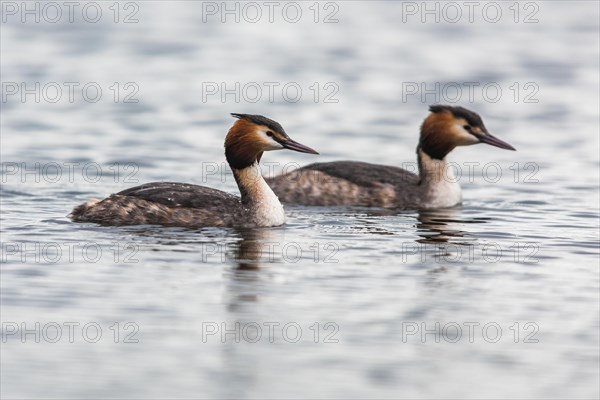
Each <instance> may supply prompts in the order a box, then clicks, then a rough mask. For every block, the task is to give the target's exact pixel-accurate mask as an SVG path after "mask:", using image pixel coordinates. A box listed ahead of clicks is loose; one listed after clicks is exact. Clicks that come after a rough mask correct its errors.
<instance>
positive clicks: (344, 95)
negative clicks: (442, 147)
mask: <svg viewBox="0 0 600 400" xmlns="http://www.w3.org/2000/svg"><path fill="white" fill-rule="evenodd" d="M44 4H45V3H37V6H36V3H34V2H30V3H27V4H26V7H29V9H30V10H34V11H33V14H27V13H23V9H22V8H21V7H22V5H21V3H20V2H3V3H2V18H3V19H2V24H1V35H0V36H1V58H2V61H1V67H2V71H1V79H2V96H3V98H2V103H1V105H2V117H1V118H2V120H1V130H2V132H1V133H2V134H1V149H2V150H1V152H2V153H1V154H2V175H1V176H2V197H1V206H2V207H1V208H2V219H1V221H2V223H1V233H2V268H1V311H2V313H1V320H2V343H1V346H2V351H1V363H2V365H1V367H2V368H1V394H2V397H3V398H7V399H8V398H28V399H31V398H61V399H62V398H165V397H168V398H492V397H493V398H517V397H518V398H561V399H562V398H598V396H600V389H599V374H600V368H599V362H600V361H599V358H600V356H599V351H600V348H599V346H600V345H599V329H600V326H599V325H600V324H599V319H600V318H599V308H600V306H599V235H600V232H599V230H600V228H599V217H600V215H599V185H600V181H599V179H600V178H599V156H598V150H599V147H600V144H599V115H598V110H599V108H600V107H599V106H600V104H599V58H600V57H599V56H600V51H599V35H598V33H599V22H598V16H599V6H598V3H597V2H595V1H580V2H577V1H569V2H566V1H565V2H560V1H538V2H528V3H527V2H522V3H518V4H517V6H518V7H515V5H514V3H513V2H495V3H489V2H482V3H480V4H479V6H478V7H477V8H475V9H474V12H473V15H472V17H473V20H472V21H471V20H469V14H468V11H469V9H468V8H467V6H465V5H464V4H463V3H460V2H458V3H453V4H456V5H457V6H456V7H458V11H460V12H461V14H460V16H461V17H460V18H459V19H458V20H455V18H456V16H457V15H458V14H456V9H452V8H448V7H447V6H444V4H443V3H435V2H429V3H427V4H428V6H430V7H431V9H434V8H433V7H436V4H437V7H438V11H439V12H438V13H437V14H436V12H435V11H434V14H431V15H429V14H426V13H423V12H424V10H423V9H422V7H423V5H422V3H421V2H412V3H411V2H408V3H400V2H358V1H341V2H339V1H336V2H329V3H325V2H322V3H319V4H317V6H316V7H315V5H314V4H313V3H310V2H297V3H293V4H291V5H290V4H288V3H278V5H277V8H275V9H274V10H273V22H269V19H268V18H269V16H268V15H269V14H268V13H269V9H268V7H267V6H265V5H264V4H263V3H255V4H257V5H258V6H253V7H255V9H251V8H248V7H246V8H243V7H244V4H243V3H234V2H230V3H228V5H227V6H228V7H231V8H230V9H232V10H234V13H235V10H236V8H235V7H238V8H237V10H238V11H239V13H238V17H239V22H236V21H235V17H236V15H235V14H232V15H228V14H223V15H221V12H222V11H223V9H222V7H223V5H222V3H221V2H214V3H213V2H205V3H201V2H192V1H181V2H166V1H135V2H121V3H118V4H117V7H115V5H114V4H113V2H96V3H93V4H91V5H90V3H86V2H82V3H78V6H77V8H75V9H74V11H73V15H72V17H73V21H72V22H71V21H70V20H69V10H68V8H67V7H66V6H64V5H61V4H62V3H55V4H58V5H59V6H58V7H59V10H60V11H61V17H60V18H58V14H57V13H56V9H53V8H51V7H46V8H44ZM236 4H237V5H236ZM442 6H444V7H445V8H443V7H442ZM35 7H38V8H37V9H36V8H35ZM257 7H258V10H259V11H260V12H261V18H258V19H257V16H258V14H257V13H256V8H257ZM284 7H287V8H285V10H286V11H285V14H283V13H282V10H283V8H284ZM311 7H312V8H311ZM456 7H455V8H456ZM484 7H485V10H486V11H485V14H483V12H482V11H483V9H484ZM511 7H512V8H511ZM84 8H85V10H86V14H82V11H83V9H84ZM97 8H99V9H100V11H101V12H102V14H101V15H100V17H99V19H98V21H96V22H93V20H95V19H96V15H97V14H95V12H96V9H97ZM298 8H299V9H300V11H301V13H302V14H301V16H300V17H299V21H297V22H293V21H294V20H295V19H297V16H298V14H296V13H295V11H297V9H298ZM498 8H499V9H500V12H501V14H500V16H499V17H497V16H498V14H495V11H497V9H498ZM117 9H118V11H119V14H118V15H117V14H115V13H116V10H117ZM317 9H318V11H319V13H318V14H315V12H316V10H317ZM36 10H37V11H36ZM434 10H435V9H434ZM517 11H518V13H517ZM36 13H37V14H36ZM36 16H37V17H39V22H36V21H35V18H36ZM436 16H437V17H439V22H436V21H435V17H436ZM221 18H224V19H225V22H222V20H221ZM22 19H24V21H23V20H22ZM315 19H316V20H317V22H315ZM422 19H424V21H423V20H422ZM55 20H56V22H53V21H55ZM115 20H116V22H115ZM125 21H127V22H128V23H125ZM65 82H66V83H68V84H66V83H65ZM236 83H238V84H239V90H236ZM36 84H39V89H36ZM436 84H437V85H438V86H437V87H436ZM23 85H24V86H23ZM68 85H71V86H68ZM86 85H87V86H86ZM115 85H116V86H115ZM222 85H224V88H225V89H226V90H229V91H230V92H223V91H222V90H221V89H222V88H223V86H222ZM268 85H271V86H268ZM286 85H287V86H286ZM315 85H316V86H315ZM422 85H424V87H423V86H422ZM57 87H58V89H57ZM69 87H73V92H72V98H70V96H69V94H70V93H69ZM84 87H86V90H87V92H85V93H82V89H83V88H84ZM257 87H258V89H260V90H258V89H257ZM269 87H273V88H274V89H273V90H274V91H273V95H272V96H270V93H269ZM283 87H286V88H287V89H288V90H289V91H288V92H287V93H283V92H282V88H283ZM484 87H485V88H486V89H485V90H486V91H484V90H483V88H484ZM97 88H100V90H101V91H102V93H101V95H100V94H99V93H98V92H96V90H97ZM298 88H300V90H301V91H302V95H301V96H298V92H297V89H298ZM423 88H424V89H425V90H429V92H425V93H423V92H422V91H421V89H423ZM469 88H473V91H472V96H470V93H469ZM23 89H25V90H29V92H26V93H25V94H23ZM317 89H318V96H317V94H316V93H317ZM117 90H118V93H117ZM294 90H296V92H295V91H294ZM227 93H229V94H227ZM236 95H237V96H238V98H236ZM36 96H39V98H36ZM222 96H224V98H222ZM434 103H450V104H455V105H462V106H465V107H467V108H470V109H473V110H476V111H477V112H479V113H480V114H481V115H482V116H483V118H484V121H485V122H486V125H487V127H488V129H489V130H490V132H492V133H494V134H495V135H496V136H498V137H500V138H501V139H503V140H506V141H507V142H509V143H511V144H512V145H514V146H515V147H516V148H517V149H518V151H517V152H509V151H503V150H500V149H497V148H493V147H489V146H484V145H479V146H472V147H468V148H459V149H457V150H455V151H454V152H453V153H452V154H451V155H450V159H451V160H452V161H453V162H455V163H456V164H455V167H456V169H457V171H458V172H459V180H460V184H461V186H462V188H463V196H464V203H463V205H462V206H460V207H457V208H453V209H448V210H432V211H422V212H417V211H389V210H377V209H372V210H369V209H351V208H303V207H286V212H287V216H288V221H287V224H286V225H285V226H282V227H278V228H272V229H256V230H243V231H240V230H237V231H236V230H230V229H216V228H212V229H203V230H196V231H190V230H186V229H176V228H162V227H149V226H139V227H119V228H113V227H98V226H95V225H93V224H75V223H72V222H70V220H69V219H68V218H67V217H66V215H67V214H68V213H69V212H70V210H71V209H72V207H73V206H75V205H77V204H79V203H81V202H83V201H86V200H88V199H90V198H103V197H105V196H106V195H108V194H110V193H114V192H117V191H119V190H122V189H124V188H127V187H131V186H135V185H136V184H141V183H144V182H149V181H155V180H167V181H179V182H190V183H196V184H203V185H208V186H212V187H215V188H219V189H222V190H226V191H229V192H231V193H237V189H236V186H235V182H234V180H233V179H232V176H231V174H230V173H229V171H228V169H227V168H225V166H224V164H223V162H224V157H223V148H222V142H223V138H224V135H225V133H226V131H227V129H228V128H229V126H230V124H231V123H232V121H233V120H232V118H231V117H230V116H229V113H230V112H246V113H258V114H264V115H266V116H269V117H271V118H274V119H275V120H277V121H279V122H280V123H281V124H282V125H283V126H284V127H285V129H286V131H287V132H288V133H289V134H290V136H291V137H293V138H294V139H296V140H298V141H300V142H302V143H305V144H307V145H309V146H311V147H314V148H315V149H317V150H319V151H320V152H321V155H320V156H319V157H314V156H310V155H306V154H299V153H292V152H273V153H268V154H266V155H265V156H264V157H263V170H264V172H265V174H269V173H278V172H280V171H282V170H286V169H289V168H294V167H296V166H299V165H303V164H306V163H310V162H315V161H333V160H340V159H354V160H363V161H367V162H374V163H381V164H388V165H399V166H400V165H402V166H405V167H406V168H414V162H415V154H414V149H415V146H416V142H417V138H418V127H419V124H420V123H421V121H422V119H423V118H424V117H425V116H426V115H427V107H428V105H429V104H434ZM403 163H404V164H403Z"/></svg>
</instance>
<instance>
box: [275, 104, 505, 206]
mask: <svg viewBox="0 0 600 400" xmlns="http://www.w3.org/2000/svg"><path fill="white" fill-rule="evenodd" d="M429 111H431V113H430V114H429V116H427V118H426V119H425V121H424V122H423V124H422V125H421V138H420V140H419V145H418V146H417V159H418V167H419V174H418V175H417V174H414V173H412V172H409V171H406V170H404V169H401V168H397V167H390V166H386V165H377V164H368V163H364V162H356V161H337V162H329V163H316V164H311V165H308V166H306V167H303V168H300V169H297V170H295V171H292V172H290V173H287V174H284V175H280V176H276V177H273V178H269V179H267V183H268V184H269V186H271V188H272V189H273V191H274V192H275V194H277V196H278V197H279V199H280V200H281V201H282V202H284V203H289V204H300V205H310V206H362V207H383V208H409V209H414V208H444V207H452V206H455V205H457V204H460V202H461V200H462V196H461V192H460V186H459V184H458V183H457V181H456V179H455V178H454V176H453V175H452V168H448V165H447V162H446V155H447V154H448V153H450V152H451V151H452V150H453V149H454V148H455V147H457V146H469V145H472V144H477V143H487V144H490V145H492V146H496V147H500V148H501V149H507V150H515V149H514V148H513V147H512V146H511V145H509V144H508V143H505V142H503V141H502V140H500V139H497V138H496V137H494V136H492V135H490V133H489V132H488V131H487V129H486V128H485V125H484V124H483V121H482V120H481V117H480V116H479V115H478V114H476V113H474V112H473V111H470V110H467V109H466V108H463V107H453V106H445V105H435V106H431V107H430V108H429Z"/></svg>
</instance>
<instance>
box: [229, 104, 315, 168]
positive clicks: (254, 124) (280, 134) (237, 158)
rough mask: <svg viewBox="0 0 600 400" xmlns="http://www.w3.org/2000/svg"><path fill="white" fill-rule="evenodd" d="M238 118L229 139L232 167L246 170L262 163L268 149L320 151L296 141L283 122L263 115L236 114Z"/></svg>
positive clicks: (230, 130)
mask: <svg viewBox="0 0 600 400" xmlns="http://www.w3.org/2000/svg"><path fill="white" fill-rule="evenodd" d="M231 115H232V116H234V117H235V118H238V120H237V121H236V122H235V123H234V124H233V126H232V127H231V129H229V132H228V133H227V137H226V138H225V157H227V161H228V162H229V165H230V166H231V167H232V168H235V169H243V168H246V167H249V166H250V165H252V164H254V163H256V162H259V161H260V158H261V156H262V153H263V152H264V151H270V150H281V149H289V150H294V151H298V152H301V153H310V154H319V153H317V152H316V151H315V150H313V149H311V148H310V147H308V146H305V145H303V144H300V143H298V142H296V141H295V140H292V139H291V138H290V137H289V136H288V135H287V133H285V130H284V129H283V127H282V126H281V125H279V123H277V122H275V121H273V120H272V119H269V118H266V117H263V116H262V115H251V114H235V113H232V114H231Z"/></svg>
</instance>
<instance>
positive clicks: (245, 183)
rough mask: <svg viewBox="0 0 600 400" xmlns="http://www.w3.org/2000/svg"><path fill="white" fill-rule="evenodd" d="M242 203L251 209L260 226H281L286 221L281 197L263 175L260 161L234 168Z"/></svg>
mask: <svg viewBox="0 0 600 400" xmlns="http://www.w3.org/2000/svg"><path fill="white" fill-rule="evenodd" d="M232 171H233V176H235V181H236V182H237V185H238V188H239V189H240V194H241V196H242V204H243V205H244V206H246V207H248V208H249V209H250V210H251V214H250V215H251V217H252V218H253V220H254V222H255V223H256V224H257V225H258V226H279V225H282V224H283V223H285V212H284V210H283V206H282V205H281V203H280V202H279V199H278V198H277V196H276V195H275V193H273V190H271V188H270V187H269V185H267V182H265V180H264V179H263V177H262V174H261V171H260V167H259V165H258V162H255V163H253V164H251V165H250V166H248V167H246V168H241V169H235V168H232Z"/></svg>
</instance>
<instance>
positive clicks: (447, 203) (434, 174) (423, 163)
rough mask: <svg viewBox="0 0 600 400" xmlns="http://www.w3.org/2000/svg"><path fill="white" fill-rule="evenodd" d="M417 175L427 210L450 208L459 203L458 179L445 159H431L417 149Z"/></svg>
mask: <svg viewBox="0 0 600 400" xmlns="http://www.w3.org/2000/svg"><path fill="white" fill-rule="evenodd" d="M419 175H420V177H421V185H423V188H424V190H425V192H426V196H427V207H428V208H444V207H452V206H455V205H457V204H460V203H461V201H462V194H461V190H460V185H459V184H458V180H459V179H458V178H457V177H456V176H455V175H454V168H453V167H452V166H451V165H449V164H448V163H447V162H446V159H445V158H444V159H443V160H437V159H433V158H431V157H429V156H428V155H427V153H425V152H424V151H423V150H422V149H419Z"/></svg>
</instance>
